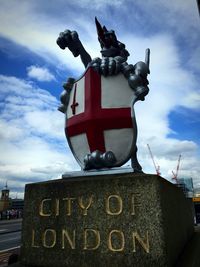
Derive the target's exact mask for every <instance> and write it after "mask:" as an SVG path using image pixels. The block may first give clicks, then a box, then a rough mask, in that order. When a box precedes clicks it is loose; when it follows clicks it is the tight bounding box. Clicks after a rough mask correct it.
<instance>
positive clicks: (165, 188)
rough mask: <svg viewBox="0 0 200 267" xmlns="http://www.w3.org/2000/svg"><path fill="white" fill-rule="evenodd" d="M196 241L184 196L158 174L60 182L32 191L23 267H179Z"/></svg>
mask: <svg viewBox="0 0 200 267" xmlns="http://www.w3.org/2000/svg"><path fill="white" fill-rule="evenodd" d="M84 207H85V208H84ZM192 234H193V218H192V213H191V209H190V208H189V205H188V202H187V201H186V199H185V197H184V195H183V193H182V191H181V190H180V189H178V188H177V187H175V186H174V185H172V184H171V183H169V182H167V181H166V180H164V179H162V178H161V177H158V176H156V175H145V174H140V175H136V174H133V173H126V174H115V175H114V174H113V175H103V176H96V177H92V176H89V177H87V176H86V177H75V178H68V179H61V180H53V181H48V182H43V183H35V184H29V185H27V186H26V193H25V213H24V220H23V233H22V248H21V260H20V262H21V264H25V265H27V266H44V267H47V266H54V267H57V266H59V267H62V266H63V267H64V266H65V267H86V266H87V267H93V266H95V267H96V266H97V267H101V266H109V267H114V266H115V267H118V266H119V267H124V266H127V267H129V266H137V267H140V266H141V267H145V266H146V267H147V266H148V267H149V266H154V267H156V266H159V267H162V266H163V267H164V266H165V267H167V266H170V267H171V266H173V265H174V264H175V263H176V262H177V260H178V258H179V256H180V255H181V252H182V250H183V248H184V246H185V245H186V243H187V242H188V240H190V238H191V236H192Z"/></svg>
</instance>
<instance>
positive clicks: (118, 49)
mask: <svg viewBox="0 0 200 267" xmlns="http://www.w3.org/2000/svg"><path fill="white" fill-rule="evenodd" d="M95 23H96V28H97V34H98V40H99V43H100V45H101V48H102V50H101V54H102V56H105V57H115V56H121V57H123V58H125V60H127V58H128V56H129V52H128V51H127V50H126V49H125V44H123V43H121V42H120V41H118V40H117V37H116V35H115V32H114V31H113V30H109V31H108V30H107V28H106V26H103V27H102V26H101V24H100V23H99V21H98V20H97V18H96V17H95Z"/></svg>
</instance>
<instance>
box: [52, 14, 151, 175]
mask: <svg viewBox="0 0 200 267" xmlns="http://www.w3.org/2000/svg"><path fill="white" fill-rule="evenodd" d="M95 23H96V29H97V34H98V40H99V43H100V46H101V55H102V58H95V59H92V58H91V56H90V55H89V53H88V52H87V51H86V50H85V48H84V46H83V44H82V43H81V41H80V39H79V36H78V33H77V32H76V31H70V30H65V31H64V32H61V33H60V34H59V37H58V39H57V44H58V46H59V47H60V48H61V49H65V48H68V49H69V50H70V51H71V52H72V54H73V56H74V57H78V56H80V58H81V60H82V63H83V64H84V66H85V68H86V69H87V68H89V67H92V68H93V69H94V70H95V71H97V72H98V73H99V74H100V75H103V76H104V77H107V76H114V75H118V74H119V73H122V74H123V75H124V77H125V78H126V80H127V81H128V84H129V86H130V88H131V89H132V90H133V92H134V94H135V96H136V101H138V100H141V101H143V100H144V99H145V96H146V95H147V94H148V92H149V88H148V84H149V82H148V80H147V75H148V74H149V73H150V70H149V60H150V50H149V49H148V48H147V49H146V52H145V62H142V61H139V62H137V63H136V64H135V65H132V64H128V62H127V59H128V57H129V55H130V54H129V52H128V51H127V50H126V46H125V44H123V43H122V42H120V41H119V40H118V39H117V37H116V34H115V32H114V31H113V30H107V28H106V27H105V26H103V27H102V26H101V24H100V23H99V21H98V20H97V18H96V17H95ZM74 81H75V80H74V79H73V78H69V79H68V81H67V83H65V84H64V85H63V87H64V91H63V92H62V94H61V106H60V107H59V110H60V111H61V112H63V113H65V112H66V109H67V106H68V103H69V96H70V90H71V88H72V86H73V83H74ZM136 101H135V102H136ZM97 154H98V153H97V152H95V153H92V154H91V155H89V157H88V156H86V158H85V169H92V168H101V167H102V166H103V167H105V166H104V164H102V165H101V164H100V165H98V163H97V164H96V165H95V159H96V158H98V160H96V162H98V161H103V159H102V158H103V157H105V156H106V155H99V154H98V155H97ZM108 158H110V160H111V162H112V160H113V157H112V155H108ZM131 163H132V167H133V169H134V171H135V172H142V167H141V165H140V164H139V162H138V160H137V146H135V149H134V151H132V156H131ZM108 165H109V164H108ZM111 165H112V164H111ZM99 166H100V167H99Z"/></svg>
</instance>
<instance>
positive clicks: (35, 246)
mask: <svg viewBox="0 0 200 267" xmlns="http://www.w3.org/2000/svg"><path fill="white" fill-rule="evenodd" d="M31 247H32V248H39V247H40V246H38V245H35V230H34V229H32V238H31Z"/></svg>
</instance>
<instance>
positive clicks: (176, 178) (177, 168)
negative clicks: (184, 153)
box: [172, 155, 181, 183]
mask: <svg viewBox="0 0 200 267" xmlns="http://www.w3.org/2000/svg"><path fill="white" fill-rule="evenodd" d="M180 161H181V155H179V157H178V163H177V167H176V172H174V171H172V174H173V177H172V180H174V181H175V182H176V183H178V171H179V167H180Z"/></svg>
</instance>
